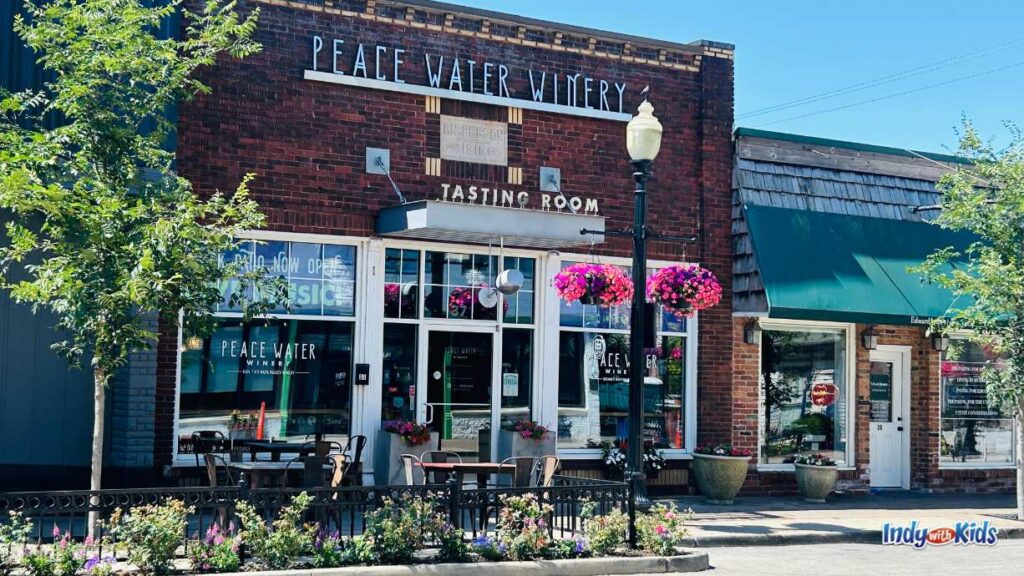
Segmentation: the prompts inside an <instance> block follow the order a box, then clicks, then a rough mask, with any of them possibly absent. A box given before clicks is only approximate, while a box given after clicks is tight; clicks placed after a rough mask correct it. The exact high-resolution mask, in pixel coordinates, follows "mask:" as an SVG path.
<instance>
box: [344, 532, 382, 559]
mask: <svg viewBox="0 0 1024 576" xmlns="http://www.w3.org/2000/svg"><path fill="white" fill-rule="evenodd" d="M376 561H377V554H376V553H375V552H374V551H373V540H371V539H370V538H369V537H367V536H364V535H362V534H360V535H359V536H355V537H353V538H352V539H351V540H349V541H348V544H347V545H346V546H345V547H344V548H343V549H342V552H341V564H342V565H343V566H352V565H356V564H373V563H375V562H376Z"/></svg>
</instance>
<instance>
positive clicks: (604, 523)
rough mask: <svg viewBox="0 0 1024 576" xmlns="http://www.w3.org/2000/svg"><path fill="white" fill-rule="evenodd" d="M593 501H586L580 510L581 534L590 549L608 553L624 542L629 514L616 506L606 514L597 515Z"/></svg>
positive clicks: (595, 552)
mask: <svg viewBox="0 0 1024 576" xmlns="http://www.w3.org/2000/svg"><path fill="white" fill-rule="evenodd" d="M594 509H595V506H594V503H593V502H587V503H585V504H584V505H583V508H582V509H581V510H580V518H582V519H583V535H584V537H586V539H587V544H588V545H589V546H590V550H591V551H592V552H593V553H594V554H596V555H598V556H601V555H604V554H608V553H610V552H612V551H614V550H615V549H617V548H621V547H622V546H624V545H625V543H626V533H627V531H628V530H629V516H627V515H626V514H625V513H624V512H622V510H619V509H618V508H615V509H613V510H612V511H611V512H609V513H608V514H604V515H601V516H598V515H596V514H595V513H594Z"/></svg>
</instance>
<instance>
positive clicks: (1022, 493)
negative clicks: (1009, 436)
mask: <svg viewBox="0 0 1024 576" xmlns="http://www.w3.org/2000/svg"><path fill="white" fill-rule="evenodd" d="M1016 420H1017V520H1024V397H1021V398H1020V399H1019V400H1018V401H1017V418H1016Z"/></svg>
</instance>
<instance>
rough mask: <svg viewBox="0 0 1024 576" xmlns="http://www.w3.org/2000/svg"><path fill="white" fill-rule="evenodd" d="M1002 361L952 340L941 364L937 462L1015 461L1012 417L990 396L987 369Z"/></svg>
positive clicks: (1000, 463) (975, 463)
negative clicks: (938, 454)
mask: <svg viewBox="0 0 1024 576" xmlns="http://www.w3.org/2000/svg"><path fill="white" fill-rule="evenodd" d="M999 362H1000V360H999V358H997V357H996V356H995V355H993V354H992V353H991V352H990V351H988V350H986V349H984V348H983V347H981V346H979V345H977V344H974V343H972V342H968V341H966V340H954V341H953V342H952V343H951V344H950V347H949V350H947V351H946V352H945V353H943V359H942V365H941V394H942V410H941V413H940V421H941V429H942V430H941V433H940V437H939V443H940V446H939V452H940V456H939V461H940V462H941V463H944V464H961V465H966V464H973V465H977V466H985V465H994V464H996V465H1003V464H1010V463H1012V462H1013V461H1014V441H1013V437H1014V429H1013V418H1012V416H1011V414H1010V412H1009V410H1008V409H1007V408H1004V407H1003V406H1001V405H1000V404H999V402H997V400H996V398H995V397H993V396H991V395H990V394H989V393H988V382H987V381H986V379H985V374H984V372H985V369H986V368H987V367H989V366H994V367H998V364H999Z"/></svg>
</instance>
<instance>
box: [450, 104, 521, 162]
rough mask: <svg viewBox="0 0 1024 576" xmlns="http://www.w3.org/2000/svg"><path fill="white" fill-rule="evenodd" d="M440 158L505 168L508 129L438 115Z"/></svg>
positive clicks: (479, 121) (466, 119) (502, 124)
mask: <svg viewBox="0 0 1024 576" xmlns="http://www.w3.org/2000/svg"><path fill="white" fill-rule="evenodd" d="M441 158H442V159H443V160H455V161H458V162H472V163H474V164H491V165H494V166H508V125H507V124H505V123H504V122H493V121H489V120H475V119H472V118H459V117H458V116H446V115H442V116H441Z"/></svg>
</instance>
